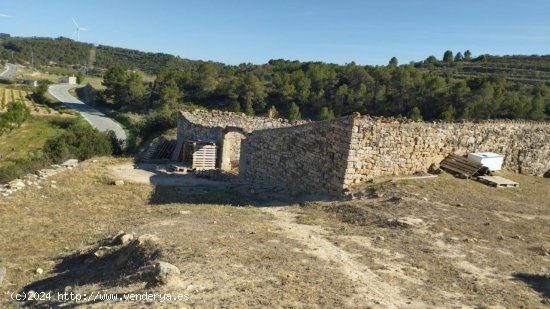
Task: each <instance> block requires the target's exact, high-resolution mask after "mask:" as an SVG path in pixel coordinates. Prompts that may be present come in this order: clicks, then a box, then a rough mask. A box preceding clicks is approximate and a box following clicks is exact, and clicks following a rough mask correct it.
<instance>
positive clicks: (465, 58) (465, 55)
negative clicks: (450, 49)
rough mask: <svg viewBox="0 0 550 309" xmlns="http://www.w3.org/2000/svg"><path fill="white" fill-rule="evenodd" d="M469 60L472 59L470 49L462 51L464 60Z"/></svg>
mask: <svg viewBox="0 0 550 309" xmlns="http://www.w3.org/2000/svg"><path fill="white" fill-rule="evenodd" d="M470 60H472V52H471V51H470V50H467V51H465V52H464V61H470Z"/></svg>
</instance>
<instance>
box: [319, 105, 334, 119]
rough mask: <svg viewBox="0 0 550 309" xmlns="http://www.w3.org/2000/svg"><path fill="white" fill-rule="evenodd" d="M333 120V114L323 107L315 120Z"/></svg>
mask: <svg viewBox="0 0 550 309" xmlns="http://www.w3.org/2000/svg"><path fill="white" fill-rule="evenodd" d="M326 119H334V112H333V111H332V110H331V109H329V108H328V107H323V108H321V110H320V111H319V114H317V120H326Z"/></svg>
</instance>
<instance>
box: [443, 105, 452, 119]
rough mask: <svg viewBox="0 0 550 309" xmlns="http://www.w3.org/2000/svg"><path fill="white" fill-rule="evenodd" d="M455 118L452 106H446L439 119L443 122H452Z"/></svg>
mask: <svg viewBox="0 0 550 309" xmlns="http://www.w3.org/2000/svg"><path fill="white" fill-rule="evenodd" d="M454 117H455V109H454V107H453V106H452V105H449V106H447V109H446V110H445V111H444V112H443V113H441V119H442V120H443V121H445V122H453V120H454Z"/></svg>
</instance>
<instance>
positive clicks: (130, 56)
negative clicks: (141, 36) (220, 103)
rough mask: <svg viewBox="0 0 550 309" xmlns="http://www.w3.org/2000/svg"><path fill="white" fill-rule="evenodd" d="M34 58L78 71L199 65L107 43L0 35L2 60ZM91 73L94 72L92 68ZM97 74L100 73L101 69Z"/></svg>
mask: <svg viewBox="0 0 550 309" xmlns="http://www.w3.org/2000/svg"><path fill="white" fill-rule="evenodd" d="M12 53H13V54H12ZM12 56H13V57H12ZM33 57H34V65H35V66H36V67H62V68H68V69H75V70H78V69H80V68H82V67H84V66H88V67H96V68H98V69H104V68H107V67H109V66H112V65H114V64H118V65H122V66H124V67H126V68H128V69H139V70H141V71H144V72H147V73H156V72H158V71H159V70H160V68H162V67H163V66H166V65H167V64H169V63H170V64H173V65H176V66H178V67H180V68H186V67H189V66H194V65H195V64H194V63H195V61H190V60H186V59H181V58H179V57H176V56H173V55H168V54H163V53H147V52H141V51H137V50H132V49H125V48H117V47H110V46H105V45H99V46H94V45H93V44H88V43H82V42H77V41H74V40H71V39H68V38H64V37H59V38H55V39H53V38H44V37H32V38H24V37H10V36H7V35H3V36H0V59H9V60H10V61H12V62H14V63H20V64H25V65H29V66H30V65H31V62H32V60H33ZM91 73H94V71H93V70H92V71H91ZM95 73H97V74H99V73H100V71H99V72H95Z"/></svg>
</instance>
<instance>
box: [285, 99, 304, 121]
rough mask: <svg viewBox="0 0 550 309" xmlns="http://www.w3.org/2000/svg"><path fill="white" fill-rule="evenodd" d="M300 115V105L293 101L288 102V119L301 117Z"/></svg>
mask: <svg viewBox="0 0 550 309" xmlns="http://www.w3.org/2000/svg"><path fill="white" fill-rule="evenodd" d="M301 118H302V115H301V114H300V107H298V105H297V104H296V103H294V102H292V104H290V107H289V109H288V120H298V119H301Z"/></svg>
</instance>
